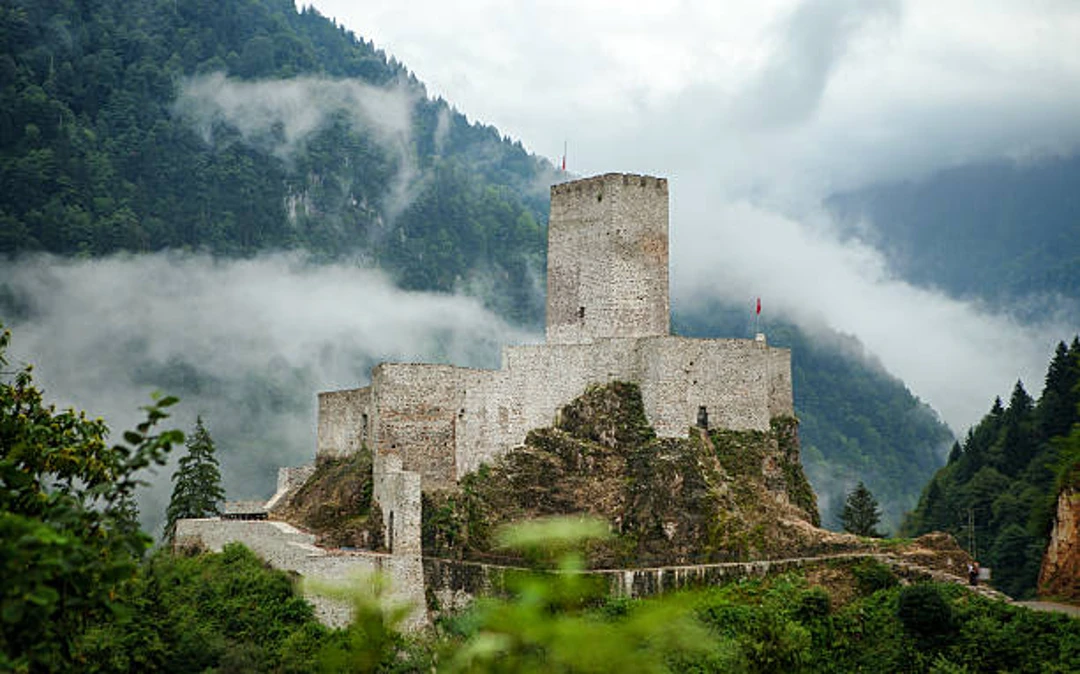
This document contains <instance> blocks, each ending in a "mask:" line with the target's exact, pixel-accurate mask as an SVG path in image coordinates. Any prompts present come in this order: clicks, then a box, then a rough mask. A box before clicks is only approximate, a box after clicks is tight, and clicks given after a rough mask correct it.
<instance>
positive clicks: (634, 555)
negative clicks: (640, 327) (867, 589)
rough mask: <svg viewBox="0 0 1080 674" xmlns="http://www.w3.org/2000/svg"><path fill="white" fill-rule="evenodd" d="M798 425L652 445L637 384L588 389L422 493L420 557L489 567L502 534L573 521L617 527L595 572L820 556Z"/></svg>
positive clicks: (782, 422) (599, 551) (597, 548)
mask: <svg viewBox="0 0 1080 674" xmlns="http://www.w3.org/2000/svg"><path fill="white" fill-rule="evenodd" d="M795 425H796V422H795V420H794V419H792V418H790V417H779V418H776V419H774V420H773V424H772V429H770V430H769V431H731V430H726V429H716V430H711V431H710V430H707V429H705V428H701V427H697V428H689V427H688V428H687V435H686V436H685V437H683V438H663V437H657V434H656V433H655V431H654V430H653V428H652V427H650V425H649V423H648V421H647V419H646V415H645V409H644V406H643V405H642V401H641V392H640V390H639V389H638V387H637V386H636V385H635V384H631V383H625V382H612V383H610V384H608V385H605V386H599V385H597V386H593V387H590V388H589V389H588V390H587V391H586V392H585V393H584V394H583V395H582V396H580V397H579V398H577V399H576V400H574V401H573V402H572V403H571V404H569V405H567V406H565V407H563V408H562V410H561V411H560V413H559V415H558V418H557V421H556V423H555V425H554V426H553V427H551V428H543V429H537V430H533V431H531V432H530V433H529V434H528V436H527V438H526V440H525V443H524V445H523V446H520V447H518V448H516V449H514V450H512V451H510V452H509V453H508V454H506V455H504V456H503V457H501V458H499V459H497V460H496V461H494V462H492V463H491V464H490V465H487V466H484V467H482V468H481V469H480V470H479V471H477V472H476V473H473V474H470V475H468V476H466V477H465V478H464V479H463V480H462V481H461V485H460V488H459V489H453V490H432V491H425V493H424V497H423V511H424V512H423V547H424V553H425V554H428V555H434V556H442V557H458V558H462V557H463V558H467V559H476V560H485V559H491V557H490V556H491V555H492V554H501V553H500V552H499V551H497V550H496V549H495V548H494V541H493V540H492V536H491V534H492V533H493V532H494V530H495V529H496V528H497V527H498V526H500V525H503V524H508V523H511V522H516V521H522V520H527V519H532V518H536V517H544V516H549V515H570V514H588V515H591V516H594V517H598V518H600V519H603V520H606V521H607V522H609V523H610V526H611V531H612V533H613V537H612V538H611V539H609V540H607V541H604V542H602V543H597V544H596V545H594V546H592V547H591V548H590V549H589V550H588V551H587V553H588V557H589V562H590V564H591V565H592V566H593V567H594V568H599V567H618V566H649V565H663V564H690V563H706V562H719V561H735V560H745V559H760V558H768V557H780V556H785V555H791V554H793V553H798V554H802V553H805V552H807V551H808V550H810V549H817V548H818V547H819V546H820V545H821V543H822V541H821V540H819V538H818V537H817V536H816V535H808V534H809V533H810V532H816V531H817V530H816V529H815V528H814V525H815V524H816V523H817V505H816V502H815V498H814V495H813V491H812V490H811V489H810V487H809V484H808V483H807V482H806V478H805V476H804V475H803V472H802V466H801V465H800V463H799V454H798V439H797V438H798V436H797V433H796V432H795ZM825 547H826V548H827V547H830V546H828V545H826V546H825ZM507 561H509V560H507Z"/></svg>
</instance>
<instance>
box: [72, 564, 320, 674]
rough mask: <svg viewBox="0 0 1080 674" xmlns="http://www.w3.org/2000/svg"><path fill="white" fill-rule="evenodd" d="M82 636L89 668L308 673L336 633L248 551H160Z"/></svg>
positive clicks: (283, 579)
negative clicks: (114, 612)
mask: <svg viewBox="0 0 1080 674" xmlns="http://www.w3.org/2000/svg"><path fill="white" fill-rule="evenodd" d="M118 601H119V602H120V603H122V605H123V606H124V607H125V609H126V610H125V611H124V612H123V613H122V614H120V615H119V616H118V617H117V618H116V619H114V620H111V621H107V622H102V623H99V624H97V625H95V626H94V628H93V629H92V630H91V631H90V632H89V633H88V635H87V637H86V639H85V647H86V649H87V654H88V660H89V661H91V662H93V663H95V664H94V667H93V668H92V669H91V671H102V672H112V671H134V670H142V671H148V670H149V671H161V672H177V673H178V674H179V673H181V672H198V671H208V670H213V671H260V672H269V671H277V672H309V671H313V669H314V666H315V664H316V662H317V655H318V653H319V652H320V650H321V649H322V648H323V647H324V646H325V645H326V644H327V643H328V640H329V639H330V638H331V636H332V634H331V632H330V630H327V629H326V628H324V627H323V626H321V625H320V624H319V623H318V622H317V621H316V620H315V618H314V616H313V613H312V608H311V606H310V604H308V603H307V602H306V601H305V600H304V599H303V598H301V597H300V596H299V595H298V594H297V592H296V587H295V583H294V581H293V580H292V579H291V578H290V577H289V576H288V575H286V574H285V573H283V572H281V571H274V570H272V569H270V568H269V567H268V566H267V565H266V564H265V563H264V562H262V561H261V560H260V559H259V558H258V557H256V556H255V555H254V553H252V552H251V551H250V550H248V549H247V548H245V547H243V546H241V545H239V544H230V545H227V546H226V547H225V548H224V549H223V550H222V552H220V553H201V554H194V555H191V556H183V555H175V556H174V555H173V554H171V553H169V552H167V551H159V552H158V553H157V554H155V555H153V556H152V557H151V558H150V559H149V560H148V561H147V563H146V564H145V565H144V566H143V567H142V569H141V571H140V574H139V576H138V578H137V580H136V582H135V583H132V584H131V585H130V586H128V587H127V588H126V589H125V592H124V593H123V594H121V595H120V596H119V597H118Z"/></svg>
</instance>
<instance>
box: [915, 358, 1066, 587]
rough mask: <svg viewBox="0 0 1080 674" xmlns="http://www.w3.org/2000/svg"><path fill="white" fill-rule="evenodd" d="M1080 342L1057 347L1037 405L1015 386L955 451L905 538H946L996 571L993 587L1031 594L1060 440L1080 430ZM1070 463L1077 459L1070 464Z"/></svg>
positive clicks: (1053, 489) (930, 486) (1049, 513)
mask: <svg viewBox="0 0 1080 674" xmlns="http://www.w3.org/2000/svg"><path fill="white" fill-rule="evenodd" d="M1078 405H1080V339H1076V338H1074V339H1073V341H1072V344H1071V345H1070V346H1066V345H1065V343H1064V342H1062V343H1060V344H1059V345H1058V348H1057V351H1056V352H1055V354H1054V357H1053V360H1051V362H1050V366H1049V368H1048V369H1047V372H1046V380H1045V384H1044V386H1043V390H1042V394H1041V395H1040V396H1039V399H1038V401H1037V402H1036V401H1034V400H1033V399H1032V398H1031V395H1030V394H1028V392H1027V391H1026V390H1025V389H1024V386H1023V384H1022V383H1021V382H1017V384H1016V387H1015V388H1014V389H1013V392H1012V396H1011V397H1010V399H1009V402H1008V404H1007V405H1004V404H1002V401H1001V399H1000V398H997V399H995V400H994V403H993V405H992V407H991V408H990V412H989V413H988V414H987V415H986V416H985V417H983V419H982V421H980V422H979V423H978V424H977V425H976V426H975V427H973V428H972V429H970V430H969V431H968V433H967V436H965V438H964V441H963V443H962V444H960V443H957V444H956V445H954V446H953V449H952V452H951V453H950V455H949V462H948V465H947V466H945V467H944V468H942V469H941V470H940V471H938V472H937V474H935V475H934V478H933V479H932V480H931V481H930V483H929V484H928V485H927V486H926V489H925V490H924V492H923V494H922V498H921V499H920V500H919V505H918V508H916V510H915V511H914V512H913V513H912V514H911V515H910V517H909V518H908V519H907V521H906V522H905V523H904V530H905V532H906V533H908V534H912V535H918V534H921V533H925V532H927V531H948V532H950V533H952V534H954V535H955V536H956V537H957V539H958V540H959V541H960V542H961V543H962V544H964V545H965V547H967V546H970V547H973V548H974V549H975V552H976V555H977V557H978V559H979V560H980V561H981V563H982V564H983V565H984V566H987V567H990V568H992V569H993V580H994V585H995V586H996V587H998V588H1000V589H1001V590H1003V591H1004V592H1006V593H1008V594H1010V595H1012V596H1014V597H1022V596H1027V595H1031V594H1032V593H1033V592H1034V591H1035V584H1036V581H1037V579H1038V574H1039V564H1040V562H1041V560H1042V554H1043V551H1044V550H1045V549H1046V543H1047V538H1048V536H1049V533H1050V527H1051V526H1052V524H1053V522H1052V518H1053V508H1054V503H1055V501H1056V499H1057V492H1058V489H1057V488H1056V486H1055V485H1056V483H1057V475H1058V473H1060V472H1062V471H1063V470H1064V469H1065V468H1067V466H1065V465H1062V464H1061V459H1062V455H1063V452H1064V449H1065V444H1064V443H1065V436H1067V435H1068V434H1069V432H1070V429H1071V428H1072V427H1073V425H1074V424H1077V423H1080V407H1078ZM1073 458H1074V459H1075V457H1073ZM1070 465H1071V464H1070Z"/></svg>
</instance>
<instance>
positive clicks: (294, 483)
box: [265, 463, 315, 512]
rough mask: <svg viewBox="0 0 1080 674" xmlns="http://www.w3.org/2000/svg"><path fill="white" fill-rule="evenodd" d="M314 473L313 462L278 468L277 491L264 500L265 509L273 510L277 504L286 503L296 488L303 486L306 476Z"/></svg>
mask: <svg viewBox="0 0 1080 674" xmlns="http://www.w3.org/2000/svg"><path fill="white" fill-rule="evenodd" d="M314 474H315V464H313V463H308V464H305V465H303V466H282V467H281V468H278V478H277V491H275V492H274V495H273V496H271V497H270V500H269V501H267V502H266V506H265V508H266V511H267V512H273V510H274V508H276V507H277V506H278V505H283V504H284V503H286V502H287V501H288V500H289V499H290V498H291V497H292V495H293V494H294V493H296V490H297V489H299V488H300V487H303V486H304V483H305V482H307V481H308V478H310V477H311V476H312V475H314Z"/></svg>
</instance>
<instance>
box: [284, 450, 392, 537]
mask: <svg viewBox="0 0 1080 674" xmlns="http://www.w3.org/2000/svg"><path fill="white" fill-rule="evenodd" d="M372 486H373V485H372V475H371V452H370V451H368V450H367V448H364V449H362V450H361V451H359V452H357V453H356V454H354V455H352V456H347V457H342V458H335V459H322V460H320V461H319V462H318V463H316V465H315V472H314V473H313V474H312V475H311V477H310V478H308V480H307V481H306V482H305V483H304V485H303V486H302V487H300V489H298V490H297V491H296V493H295V494H293V496H292V498H290V499H289V502H288V503H286V504H285V505H284V506H282V507H281V508H280V509H279V510H278V511H277V513H276V516H277V517H280V518H281V519H284V520H286V521H289V522H292V523H294V524H296V525H298V526H300V527H303V528H305V529H307V530H308V531H311V532H312V533H314V534H315V535H316V542H317V543H318V544H319V545H325V546H329V547H360V548H369V549H378V548H381V547H382V522H381V517H380V512H381V511H380V510H379V508H378V507H377V506H376V507H373V502H372Z"/></svg>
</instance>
